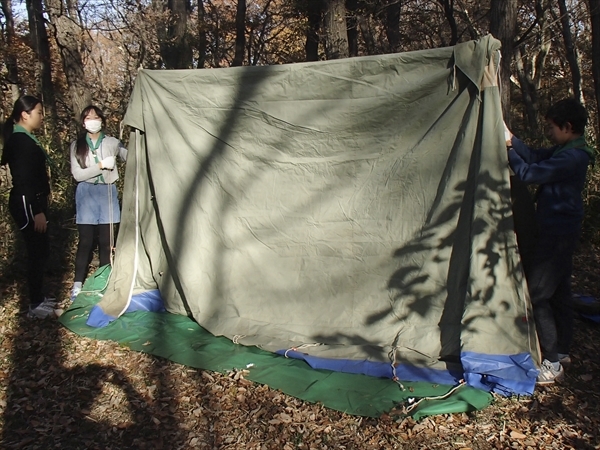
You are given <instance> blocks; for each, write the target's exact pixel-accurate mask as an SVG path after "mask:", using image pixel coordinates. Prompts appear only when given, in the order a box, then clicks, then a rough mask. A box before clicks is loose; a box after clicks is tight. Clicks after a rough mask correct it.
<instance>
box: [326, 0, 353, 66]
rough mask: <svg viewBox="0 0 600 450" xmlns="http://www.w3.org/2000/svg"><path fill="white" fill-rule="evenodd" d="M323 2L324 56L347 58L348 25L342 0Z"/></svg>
mask: <svg viewBox="0 0 600 450" xmlns="http://www.w3.org/2000/svg"><path fill="white" fill-rule="evenodd" d="M325 4H326V9H325V15H324V17H323V28H324V33H325V56H326V57H327V59H340V58H347V57H348V56H349V51H348V31H347V29H348V27H347V26H346V5H345V3H344V0H325Z"/></svg>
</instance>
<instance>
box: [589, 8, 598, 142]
mask: <svg viewBox="0 0 600 450" xmlns="http://www.w3.org/2000/svg"><path fill="white" fill-rule="evenodd" d="M588 6H589V8H590V21H591V23H592V77H593V78H594V88H595V91H596V110H597V111H600V0H588ZM597 118H598V123H597V124H596V133H595V134H596V138H597V139H598V138H599V137H600V114H597Z"/></svg>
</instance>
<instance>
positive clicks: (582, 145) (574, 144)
mask: <svg viewBox="0 0 600 450" xmlns="http://www.w3.org/2000/svg"><path fill="white" fill-rule="evenodd" d="M570 148H578V149H580V150H583V151H584V152H586V153H587V154H588V155H590V161H591V163H592V164H594V162H595V161H596V150H594V149H593V148H592V147H590V146H589V145H587V143H586V142H585V137H584V136H579V137H578V138H576V139H573V140H571V141H569V142H567V143H566V144H563V145H562V146H560V147H558V148H557V149H556V150H554V153H553V154H552V156H554V155H557V154H558V153H560V152H562V151H563V150H569V149H570Z"/></svg>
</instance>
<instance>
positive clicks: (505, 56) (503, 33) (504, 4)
mask: <svg viewBox="0 0 600 450" xmlns="http://www.w3.org/2000/svg"><path fill="white" fill-rule="evenodd" d="M517 6H518V5H517V0H491V5H490V33H491V34H492V35H493V36H494V37H495V38H496V39H499V40H500V42H501V43H502V59H501V62H500V91H501V95H502V114H503V115H504V120H505V121H506V123H507V125H508V126H510V119H511V118H510V65H511V62H512V60H513V56H514V43H515V40H516V35H517Z"/></svg>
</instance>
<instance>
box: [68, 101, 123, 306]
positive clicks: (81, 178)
mask: <svg viewBox="0 0 600 450" xmlns="http://www.w3.org/2000/svg"><path fill="white" fill-rule="evenodd" d="M105 122H106V121H105V117H104V115H103V114H102V111H101V110H100V109H99V108H98V107H96V106H93V105H90V106H88V107H86V108H85V109H84V110H83V111H82V112H81V126H82V127H83V128H82V131H83V133H82V134H81V136H80V137H79V138H78V139H77V140H75V141H73V142H72V143H71V151H70V153H71V173H72V174H73V177H75V180H76V181H78V183H79V184H78V185H77V190H76V192H75V206H76V211H77V215H76V222H77V230H78V232H79V242H78V245H77V255H76V257H75V282H74V283H73V289H72V291H71V300H74V299H75V297H77V295H78V294H79V292H80V291H81V286H82V284H83V281H84V280H85V277H86V275H87V269H88V266H89V263H90V261H91V259H92V254H93V251H94V241H95V239H97V241H98V253H99V256H100V266H104V265H107V264H110V254H111V247H112V245H113V242H112V241H113V224H115V223H119V222H120V221H121V212H120V209H119V203H118V199H117V188H116V186H115V182H116V181H117V180H118V178H119V175H118V172H117V170H116V159H117V157H119V158H120V159H121V160H122V161H125V160H126V159H127V149H126V148H125V147H124V146H123V144H122V143H121V142H120V141H119V140H118V139H116V138H114V137H111V136H106V135H105V134H104V132H103V131H102V130H103V128H104V126H105Z"/></svg>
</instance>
